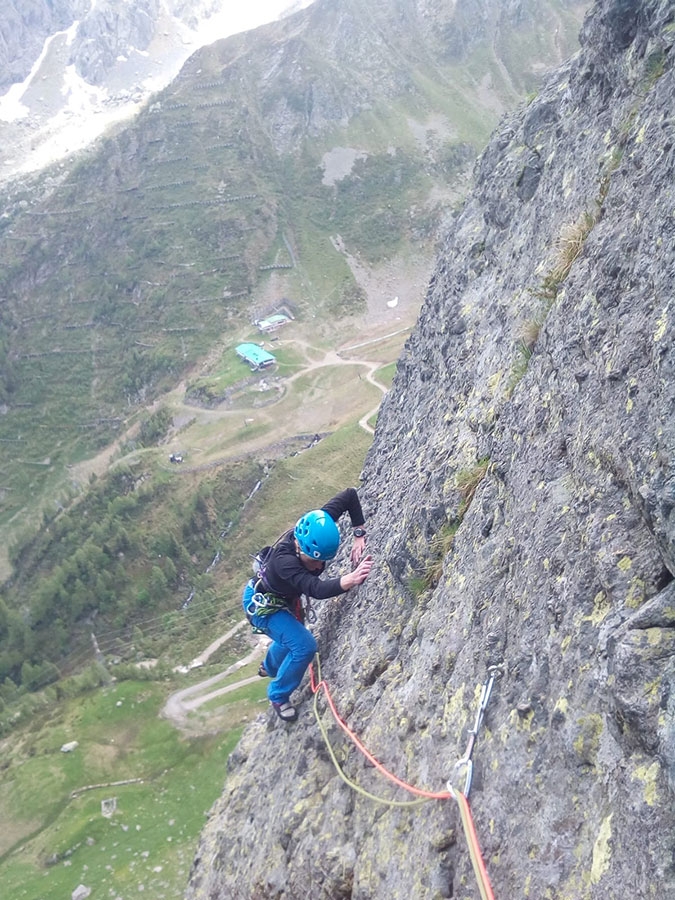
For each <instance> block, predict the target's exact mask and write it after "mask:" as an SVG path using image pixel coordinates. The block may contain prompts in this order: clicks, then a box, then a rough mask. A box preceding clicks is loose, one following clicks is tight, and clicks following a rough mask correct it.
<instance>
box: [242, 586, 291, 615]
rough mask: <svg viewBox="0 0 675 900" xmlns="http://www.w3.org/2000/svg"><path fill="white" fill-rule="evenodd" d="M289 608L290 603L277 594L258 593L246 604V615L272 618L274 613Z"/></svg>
mask: <svg viewBox="0 0 675 900" xmlns="http://www.w3.org/2000/svg"><path fill="white" fill-rule="evenodd" d="M287 608H288V601H287V600H284V599H283V597H277V596H276V595H275V594H270V593H263V592H262V591H256V592H255V594H253V596H252V597H251V599H250V600H249V601H248V603H247V604H246V615H248V616H271V615H272V613H275V612H278V611H279V610H280V609H287Z"/></svg>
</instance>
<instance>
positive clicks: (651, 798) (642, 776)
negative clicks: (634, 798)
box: [630, 762, 661, 806]
mask: <svg viewBox="0 0 675 900" xmlns="http://www.w3.org/2000/svg"><path fill="white" fill-rule="evenodd" d="M660 771H661V767H660V766H659V764H658V762H653V763H652V764H651V765H650V766H647V765H644V766H636V768H635V769H634V770H633V772H632V773H631V776H630V777H631V779H632V780H633V781H641V782H642V784H643V785H644V794H643V799H644V801H645V803H646V804H647V806H654V803H655V802H656V798H657V794H658V791H657V787H656V780H657V778H658V777H659V773H660Z"/></svg>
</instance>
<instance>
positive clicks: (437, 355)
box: [186, 0, 675, 900]
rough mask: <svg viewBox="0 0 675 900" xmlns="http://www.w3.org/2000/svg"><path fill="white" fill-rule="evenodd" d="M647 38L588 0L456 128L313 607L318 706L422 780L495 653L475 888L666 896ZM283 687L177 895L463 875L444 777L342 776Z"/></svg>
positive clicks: (674, 464) (664, 84) (478, 787)
mask: <svg viewBox="0 0 675 900" xmlns="http://www.w3.org/2000/svg"><path fill="white" fill-rule="evenodd" d="M674 38H675V9H674V8H673V3H672V0H643V2H639V3H636V2H630V0H601V2H599V3H598V4H597V6H596V7H595V8H594V9H593V11H592V13H591V14H590V15H589V16H588V18H587V20H586V23H585V25H584V28H583V31H582V35H581V39H582V50H581V52H580V54H579V55H578V56H577V57H576V58H574V59H573V60H572V61H571V62H570V63H569V64H567V65H566V66H564V67H563V68H562V69H560V70H559V71H558V72H557V73H556V75H555V76H554V77H552V78H550V79H549V80H548V81H547V83H546V85H545V87H544V88H543V89H542V90H541V92H540V93H539V95H538V96H537V97H536V98H535V99H534V100H532V102H531V103H530V104H529V105H527V106H525V107H523V108H522V109H520V111H519V112H517V113H516V114H514V115H512V116H510V117H509V118H507V119H506V120H504V121H503V123H502V125H501V127H500V128H499V130H498V132H497V133H496V134H495V135H494V137H493V139H492V141H491V143H490V144H489V146H488V147H487V149H486V151H485V152H484V153H483V155H482V157H481V158H480V160H479V163H478V165H477V169H476V173H475V190H474V191H473V193H472V195H471V197H470V198H469V200H468V202H467V203H466V205H465V207H464V209H463V211H462V212H461V214H460V215H459V216H458V217H457V219H456V220H455V222H454V225H453V227H452V228H451V229H450V231H449V233H448V234H447V238H446V240H445V243H444V246H443V248H442V251H441V254H440V257H439V260H438V265H437V268H436V271H435V273H434V275H433V277H432V279H431V283H430V285H429V288H428V293H427V298H426V302H425V305H424V308H423V311H422V314H421V316H420V319H419V323H418V326H417V328H416V330H415V332H414V334H413V335H412V337H411V338H410V340H409V342H408V344H407V347H406V349H405V351H404V353H403V356H402V358H401V360H400V363H399V366H398V371H397V375H396V378H395V382H394V386H393V388H392V390H391V392H390V394H389V395H388V398H387V400H386V402H385V405H384V408H383V410H382V412H381V415H380V417H379V420H378V426H377V432H376V436H375V442H374V445H373V448H372V451H371V453H370V454H369V457H368V459H367V462H366V466H365V469H364V475H363V477H364V488H363V495H364V501H365V507H366V510H367V513H368V523H369V535H370V538H369V540H370V547H371V549H372V552H373V553H374V554H375V557H376V561H377V563H376V569H375V571H374V574H373V576H372V577H371V578H370V580H369V581H368V582H367V583H366V584H365V585H364V586H363V587H362V588H360V589H359V590H358V592H354V594H353V595H348V596H347V598H346V599H345V600H344V601H343V602H342V603H340V604H326V605H325V607H324V609H323V610H322V613H321V616H320V622H319V625H318V628H317V634H318V638H319V643H320V648H321V658H322V667H323V669H322V671H323V675H324V677H325V679H326V682H327V683H328V685H329V686H330V689H331V691H332V694H333V696H334V698H335V702H336V704H337V706H338V709H339V711H340V713H341V714H342V715H343V717H344V718H345V719H346V720H347V721H348V722H349V724H350V726H351V727H352V728H353V729H354V730H355V732H356V733H357V734H358V735H359V737H360V739H361V740H362V741H363V742H364V743H365V745H366V746H367V748H368V749H369V750H370V751H371V752H372V753H373V754H374V755H375V756H376V757H377V758H378V759H380V760H381V761H382V762H383V763H384V764H385V765H386V766H387V768H388V769H390V770H391V771H393V772H395V773H396V774H397V775H398V776H399V777H401V778H403V779H405V780H406V781H407V782H410V783H412V784H414V785H416V786H418V787H421V788H426V789H428V790H430V791H443V790H444V789H445V785H446V781H447V779H448V778H449V777H450V776H452V772H453V766H454V764H455V762H456V761H457V760H458V759H459V758H460V757H461V756H462V754H463V752H464V747H465V744H466V741H467V736H468V730H469V729H470V728H471V726H472V724H473V720H474V717H475V715H476V709H477V702H478V690H479V688H480V685H481V683H482V682H483V680H484V678H485V675H486V671H487V667H488V666H490V665H493V664H499V665H500V666H501V667H502V673H503V674H502V676H501V678H500V679H499V680H498V681H497V683H496V685H495V688H494V691H493V696H492V700H491V703H490V705H489V707H488V710H487V715H486V719H485V723H484V726H483V730H482V731H481V733H480V735H479V738H478V742H477V746H476V751H475V766H476V768H475V775H474V785H473V791H472V794H471V804H472V809H473V815H474V817H475V822H476V828H477V833H478V836H479V839H480V842H481V845H482V849H483V854H484V858H485V860H486V865H487V868H488V871H489V874H490V878H491V881H492V885H493V888H494V892H495V896H496V897H498V898H515V897H537V898H544V897H548V898H560V900H562V898H569V900H578V898H595V897H598V898H599V897H603V898H609V897H614V898H624V897H629V896H630V897H644V898H646V897H660V898H673V897H675V870H674V863H673V859H674V850H675V844H674V838H673V835H674V834H675V812H674V806H673V789H674V787H675V783H674V782H675V693H674V692H673V687H674V686H675V665H674V660H675V627H674V625H675V584H674V583H673V573H674V572H675V513H674V510H675V416H674V412H675V377H674V375H675V373H674V371H673V366H674V364H675V351H674V346H673V339H674V336H675V335H674V332H675V328H674V324H673V316H674V313H675V309H674V307H673V288H672V285H673V277H674V275H675V271H674V270H675V252H674V244H673V237H674V233H675V222H674V219H673V209H674V205H673V200H674V185H675V179H674V171H673V169H674V167H675V142H674V137H675V135H674V128H673V118H672V114H673V97H674V95H675V86H674V77H673V68H672V63H673V58H672V52H671V48H672V42H673V39H674ZM344 562H345V559H344V558H343V563H344ZM301 699H302V700H303V701H304V702H303V703H302V710H301V716H300V719H299V721H298V722H297V723H296V724H295V725H293V726H292V727H287V726H283V725H281V724H280V723H278V722H277V721H273V720H272V718H271V717H269V716H267V715H263V716H261V717H260V718H259V720H258V721H256V722H255V723H254V724H252V725H251V727H250V728H249V729H248V731H247V732H246V734H245V735H244V737H243V739H242V741H241V743H240V745H239V747H238V749H237V750H236V752H235V753H234V754H233V756H232V758H231V761H230V770H229V772H228V777H227V781H226V784H225V788H224V793H223V796H222V799H221V800H220V801H219V802H218V803H217V804H216V805H215V807H214V808H213V810H212V811H211V815H210V820H209V822H208V824H207V826H206V827H205V830H204V832H203V837H202V841H201V845H200V847H199V851H198V855H197V858H196V860H195V863H194V866H193V871H192V874H191V879H190V885H189V888H188V891H187V895H186V896H187V897H188V898H189V900H202V898H207V897H208V898H211V900H225V898H263V897H264V898H287V900H290V898H297V897H327V898H348V897H349V898H362V900H365V898H375V897H377V898H385V897H386V898H403V897H407V898H411V897H414V898H441V897H459V896H461V897H463V898H464V897H466V898H469V897H478V896H479V894H478V887H477V886H476V882H475V879H474V875H473V872H472V868H471V863H470V859H469V854H468V851H467V845H466V842H465V840H464V837H463V834H462V830H461V828H460V823H459V816H458V812H457V807H456V806H455V804H454V803H453V802H452V801H431V802H428V803H426V804H424V805H422V806H418V807H413V808H412V809H411V808H407V807H396V806H387V805H382V804H378V803H375V802H373V800H371V799H370V798H367V797H364V796H363V795H362V794H360V793H358V792H356V791H354V790H352V789H350V788H349V787H347V786H346V784H345V783H344V782H343V781H342V780H341V779H340V778H339V777H338V776H337V774H336V771H335V769H334V767H333V764H332V762H331V759H330V757H329V755H328V752H327V749H326V746H325V744H324V741H323V738H322V735H321V733H320V731H319V728H318V727H317V723H316V722H315V720H314V717H313V715H312V703H311V693H310V690H309V687H308V686H305V687H304V688H303V689H301ZM318 706H319V710H320V711H321V716H322V720H323V722H324V723H325V727H326V728H327V732H328V736H329V738H330V741H331V742H332V744H333V747H334V750H335V753H336V756H337V759H338V760H339V761H340V763H341V765H342V766H343V768H344V770H345V773H346V774H347V776H348V777H349V778H350V779H352V780H353V781H354V782H356V783H357V784H358V785H359V786H361V787H362V788H364V789H366V790H367V791H369V792H371V793H374V794H378V795H380V796H381V797H383V798H391V799H395V800H401V799H405V798H406V795H405V794H404V792H403V791H402V790H401V789H399V788H395V787H393V786H392V785H391V784H389V783H388V782H387V781H383V779H382V778H381V777H380V775H379V774H378V773H377V772H376V771H375V770H374V769H373V768H372V766H370V765H368V764H365V762H364V758H363V756H362V755H361V754H360V753H359V752H358V751H357V750H356V748H355V747H354V745H353V744H352V743H351V741H350V740H348V739H347V738H346V737H345V735H344V734H342V732H340V731H338V729H337V728H336V727H335V725H334V724H331V723H332V719H331V717H330V713H329V712H328V711H327V709H326V704H325V702H324V701H323V699H320V700H319V704H318Z"/></svg>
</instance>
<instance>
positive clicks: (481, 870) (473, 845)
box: [309, 664, 494, 900]
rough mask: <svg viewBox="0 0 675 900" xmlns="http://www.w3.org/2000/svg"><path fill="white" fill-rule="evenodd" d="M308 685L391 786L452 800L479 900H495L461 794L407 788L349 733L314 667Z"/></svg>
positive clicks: (430, 798)
mask: <svg viewBox="0 0 675 900" xmlns="http://www.w3.org/2000/svg"><path fill="white" fill-rule="evenodd" d="M309 682H310V686H311V688H312V693H314V694H317V693H318V692H319V691H320V690H323V692H324V694H325V695H326V700H327V701H328V705H329V706H330V708H331V712H332V713H333V717H334V718H335V721H336V722H337V724H338V725H339V726H340V728H341V729H342V730H343V731H344V733H345V734H346V735H347V736H348V737H349V738H350V740H351V741H352V742H353V743H354V744H355V746H356V747H358V749H359V750H360V751H361V753H362V754H363V755H364V756H365V757H366V759H367V760H368V761H369V762H370V763H372V765H373V766H375V768H376V769H377V770H378V772H380V773H381V774H382V775H384V776H385V778H388V779H389V780H390V781H392V782H393V783H394V784H397V785H398V786H399V787H402V788H403V789H404V790H406V791H410V793H411V794H416V795H417V796H419V797H426V798H427V799H429V800H455V801H456V803H457V805H458V807H459V813H460V819H461V820H462V825H463V827H464V834H465V835H466V840H467V843H468V845H469V855H470V857H471V863H472V865H473V870H474V873H475V875H476V880H477V881H478V887H479V890H480V894H481V898H482V900H494V894H493V893H492V886H491V884H490V878H489V876H488V873H487V869H486V867H485V862H484V861H483V857H482V854H481V849H480V844H479V843H478V835H477V834H476V828H475V825H474V822H473V816H472V815H471V807H470V806H469V801H468V800H467V798H466V797H465V796H464V794H463V793H462V792H461V791H460V790H453V791H425V790H422V789H421V788H416V787H413V785H411V784H408V783H407V782H405V781H403V780H402V779H400V778H399V777H398V776H397V775H394V774H393V772H390V771H389V770H388V769H386V768H385V767H384V766H383V765H382V763H381V762H380V761H379V760H377V759H375V757H374V756H373V754H372V753H370V751H369V750H368V749H367V748H366V747H364V745H363V744H362V743H361V741H360V740H359V739H358V737H357V736H356V735H355V734H354V732H353V731H352V729H351V728H350V727H349V726H348V725H347V723H346V722H345V721H344V719H342V717H341V716H340V714H339V713H338V711H337V707H336V706H335V703H334V701H333V697H332V696H331V693H330V689H329V687H328V685H327V684H326V682H325V681H324V680H323V679H321V680H320V681H318V682H317V680H316V676H315V674H314V666H313V665H311V664H310V667H309Z"/></svg>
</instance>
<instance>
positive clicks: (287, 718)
mask: <svg viewBox="0 0 675 900" xmlns="http://www.w3.org/2000/svg"><path fill="white" fill-rule="evenodd" d="M272 709H273V710H274V712H275V713H276V714H277V715H278V716H279V718H280V719H281V721H282V722H295V720H296V719H297V718H298V711H297V709H296V708H295V707H294V706H292V705H291V704H290V703H289V702H288V700H287V701H286V702H285V703H273V704H272Z"/></svg>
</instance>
